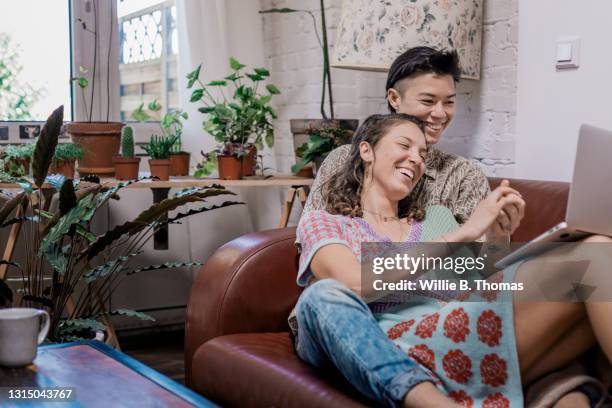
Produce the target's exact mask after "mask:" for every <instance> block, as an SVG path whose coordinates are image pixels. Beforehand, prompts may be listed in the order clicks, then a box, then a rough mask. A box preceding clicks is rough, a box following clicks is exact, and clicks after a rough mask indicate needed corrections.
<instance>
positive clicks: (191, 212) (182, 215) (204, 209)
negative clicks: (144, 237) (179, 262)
mask: <svg viewBox="0 0 612 408" xmlns="http://www.w3.org/2000/svg"><path fill="white" fill-rule="evenodd" d="M242 204H244V203H242V202H235V201H225V202H223V203H221V204H219V205H213V206H211V207H201V208H197V209H191V210H189V211H187V212H185V213H178V214H177V215H175V216H174V217H169V218H168V219H167V220H165V221H163V222H161V223H159V224H158V225H157V227H158V228H159V227H163V226H164V225H167V224H172V223H173V222H176V221H178V220H180V219H182V218H186V217H190V216H192V215H195V214H200V213H203V212H207V211H213V210H218V209H219V208H225V207H230V206H232V205H242Z"/></svg>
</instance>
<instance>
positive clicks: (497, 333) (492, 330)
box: [476, 309, 502, 347]
mask: <svg viewBox="0 0 612 408" xmlns="http://www.w3.org/2000/svg"><path fill="white" fill-rule="evenodd" d="M476 331H477V332H478V339H479V340H480V341H482V342H483V343H484V344H486V345H488V346H490V347H493V346H499V339H500V338H501V336H502V319H501V317H499V316H498V315H497V314H496V313H495V312H494V311H493V310H490V309H489V310H485V311H484V312H482V313H481V314H480V316H479V317H478V322H477V324H476Z"/></svg>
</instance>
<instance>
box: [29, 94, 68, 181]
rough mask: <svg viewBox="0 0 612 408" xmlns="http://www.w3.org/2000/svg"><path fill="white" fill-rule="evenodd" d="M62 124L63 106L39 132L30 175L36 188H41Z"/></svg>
mask: <svg viewBox="0 0 612 408" xmlns="http://www.w3.org/2000/svg"><path fill="white" fill-rule="evenodd" d="M63 123H64V105H62V106H60V107H59V108H57V109H56V110H54V111H53V113H51V115H50V116H49V118H47V123H45V125H44V126H43V128H42V130H41V131H40V136H39V137H38V141H37V142H36V147H35V148H34V154H33V155H32V175H33V176H34V182H35V183H36V185H37V186H39V187H40V186H42V185H43V183H44V181H45V178H46V177H47V172H48V171H49V166H50V165H51V161H52V160H53V155H54V154H55V147H56V146H57V139H58V138H59V134H60V132H61V130H62V124H63Z"/></svg>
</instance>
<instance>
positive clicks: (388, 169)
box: [359, 122, 427, 201]
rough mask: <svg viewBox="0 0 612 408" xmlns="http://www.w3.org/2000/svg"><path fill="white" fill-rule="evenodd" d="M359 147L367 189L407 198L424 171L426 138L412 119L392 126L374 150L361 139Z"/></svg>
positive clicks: (392, 197)
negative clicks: (363, 163) (364, 169)
mask: <svg viewBox="0 0 612 408" xmlns="http://www.w3.org/2000/svg"><path fill="white" fill-rule="evenodd" d="M359 150H360V154H361V159H362V160H363V161H364V162H365V168H366V174H367V176H366V180H365V185H364V191H365V190H368V189H370V188H373V189H374V190H375V191H376V193H380V194H383V195H384V196H386V197H387V198H389V199H391V200H393V201H399V200H402V199H403V198H405V197H407V196H408V195H409V194H410V192H411V191H412V190H413V189H414V187H415V186H416V184H417V182H418V181H419V179H420V178H421V176H422V175H423V173H424V172H425V158H426V156H427V145H426V143H425V137H424V135H423V132H421V129H419V127H418V126H417V125H416V124H414V123H412V122H401V123H399V124H396V125H394V126H392V127H391V128H390V129H389V130H388V132H387V133H386V134H385V135H384V136H383V137H382V138H381V139H380V140H379V141H378V143H376V145H375V146H374V148H373V149H372V146H371V145H370V144H369V143H368V142H361V144H360V146H359Z"/></svg>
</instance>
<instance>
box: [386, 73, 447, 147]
mask: <svg viewBox="0 0 612 408" xmlns="http://www.w3.org/2000/svg"><path fill="white" fill-rule="evenodd" d="M387 98H388V100H389V103H390V104H391V106H392V107H393V108H394V109H395V110H396V112H398V113H407V114H410V115H414V116H416V117H418V118H419V119H421V120H423V121H425V122H426V123H427V126H426V128H425V129H426V133H425V136H426V137H427V143H428V144H436V143H438V141H439V140H440V136H441V135H442V132H443V131H444V129H446V128H447V127H448V125H449V124H450V122H451V120H452V119H453V116H454V115H455V81H454V80H453V77H452V75H437V74H434V73H427V74H419V75H415V76H412V77H409V78H405V79H402V80H400V81H397V83H396V84H394V86H393V88H390V89H389V90H388V91H387Z"/></svg>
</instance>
